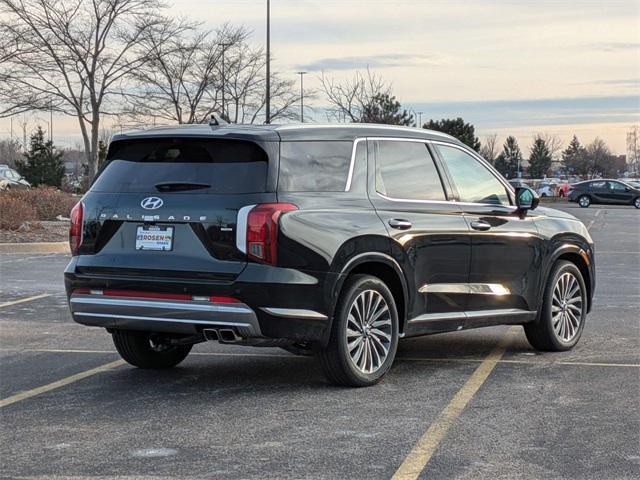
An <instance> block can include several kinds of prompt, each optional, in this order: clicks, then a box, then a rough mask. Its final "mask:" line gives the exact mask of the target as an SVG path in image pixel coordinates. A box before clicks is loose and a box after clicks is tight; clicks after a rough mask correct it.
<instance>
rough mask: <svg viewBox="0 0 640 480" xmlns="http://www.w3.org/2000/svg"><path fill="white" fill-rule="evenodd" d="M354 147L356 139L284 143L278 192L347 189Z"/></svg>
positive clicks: (336, 190)
mask: <svg viewBox="0 0 640 480" xmlns="http://www.w3.org/2000/svg"><path fill="white" fill-rule="evenodd" d="M352 149H353V142H343V141H321V142H282V143H281V144H280V174H279V178H278V191H280V192H342V191H344V188H345V185H346V184H347V176H348V175H349V165H350V164H351V151H352Z"/></svg>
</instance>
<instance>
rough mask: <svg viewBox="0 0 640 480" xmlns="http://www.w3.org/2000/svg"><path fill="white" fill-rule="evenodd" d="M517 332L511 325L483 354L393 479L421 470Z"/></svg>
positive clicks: (414, 475)
mask: <svg viewBox="0 0 640 480" xmlns="http://www.w3.org/2000/svg"><path fill="white" fill-rule="evenodd" d="M516 331H517V328H516V327H511V328H510V329H509V330H508V331H507V334H506V335H504V336H503V337H502V339H501V340H500V342H498V345H497V346H496V347H495V348H494V349H493V350H492V351H491V353H489V355H487V357H486V358H485V359H484V360H483V361H482V363H481V364H480V365H479V366H478V368H476V370H475V371H474V372H473V374H472V375H471V377H470V378H469V380H467V383H465V384H464V385H463V386H462V388H461V389H460V390H458V393H456V394H455V396H454V397H453V398H452V399H451V401H450V402H449V403H448V404H447V406H446V407H445V408H444V410H442V412H440V415H438V417H437V418H436V420H435V421H434V422H433V423H432V424H431V426H430V427H429V428H428V429H427V431H426V432H425V433H424V434H423V435H422V437H420V439H419V440H418V443H416V445H415V446H414V447H413V449H412V450H411V452H409V455H407V457H406V458H405V459H404V461H403V462H402V464H401V465H400V468H398V470H396V473H394V475H393V479H394V480H409V479H416V478H418V476H419V475H420V473H421V472H422V471H423V470H424V468H425V467H426V465H427V463H429V460H431V457H432V456H433V454H434V452H435V451H436V449H437V448H438V445H440V442H441V441H442V439H443V438H444V437H445V435H446V434H447V431H448V430H449V428H451V426H452V425H453V424H454V423H455V421H456V419H457V418H458V417H459V416H460V414H461V413H462V411H463V410H464V409H465V407H466V406H467V404H468V403H469V402H470V401H471V399H472V398H473V396H474V395H475V394H476V392H477V391H478V390H479V389H480V387H481V386H482V384H483V383H484V381H485V380H486V379H487V377H488V376H489V374H490V373H491V372H492V371H493V369H494V368H495V366H496V365H497V364H498V361H499V360H500V359H501V358H502V355H504V352H505V351H506V350H507V346H508V345H509V342H510V341H511V336H512V334H513V333H514V332H516Z"/></svg>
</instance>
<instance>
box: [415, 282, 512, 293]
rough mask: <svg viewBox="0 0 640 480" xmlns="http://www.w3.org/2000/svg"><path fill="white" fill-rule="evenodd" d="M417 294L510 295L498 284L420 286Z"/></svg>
mask: <svg viewBox="0 0 640 480" xmlns="http://www.w3.org/2000/svg"><path fill="white" fill-rule="evenodd" d="M418 292H419V293H458V294H468V295H510V294H511V290H509V289H508V288H507V287H505V286H504V285H502V284H500V283H431V284H428V285H427V284H425V285H422V286H421V287H420V288H419V289H418Z"/></svg>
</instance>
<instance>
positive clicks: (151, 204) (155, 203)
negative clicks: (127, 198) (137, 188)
mask: <svg viewBox="0 0 640 480" xmlns="http://www.w3.org/2000/svg"><path fill="white" fill-rule="evenodd" d="M163 204H164V202H163V201H162V199H161V198H158V197H147V198H145V199H143V200H142V201H141V202H140V206H141V207H142V208H144V209H146V210H155V209H157V208H160V207H161V206H162V205H163Z"/></svg>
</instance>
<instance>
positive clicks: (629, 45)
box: [589, 42, 640, 52]
mask: <svg viewBox="0 0 640 480" xmlns="http://www.w3.org/2000/svg"><path fill="white" fill-rule="evenodd" d="M589 47H591V48H596V49H598V50H603V51H605V52H621V51H628V50H640V43H638V42H605V43H595V44H592V45H589Z"/></svg>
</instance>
